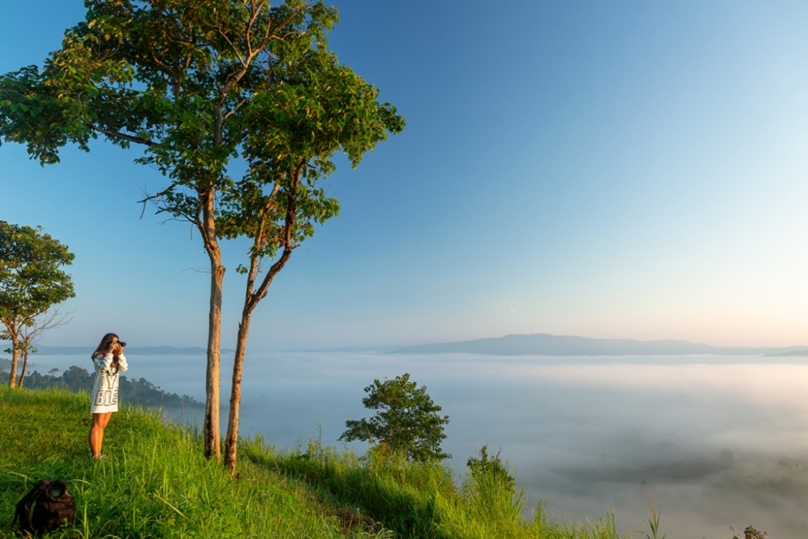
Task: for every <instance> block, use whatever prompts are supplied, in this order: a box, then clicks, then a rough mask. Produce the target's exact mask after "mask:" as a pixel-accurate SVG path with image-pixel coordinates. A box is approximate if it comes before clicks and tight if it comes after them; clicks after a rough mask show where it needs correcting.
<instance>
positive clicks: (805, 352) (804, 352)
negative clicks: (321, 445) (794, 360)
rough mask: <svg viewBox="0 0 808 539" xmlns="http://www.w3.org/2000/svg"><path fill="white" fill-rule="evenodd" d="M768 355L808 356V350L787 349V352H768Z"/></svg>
mask: <svg viewBox="0 0 808 539" xmlns="http://www.w3.org/2000/svg"><path fill="white" fill-rule="evenodd" d="M798 348H799V347H798ZM766 356H768V357H783V356H808V350H787V351H785V352H780V353H779V354H766Z"/></svg>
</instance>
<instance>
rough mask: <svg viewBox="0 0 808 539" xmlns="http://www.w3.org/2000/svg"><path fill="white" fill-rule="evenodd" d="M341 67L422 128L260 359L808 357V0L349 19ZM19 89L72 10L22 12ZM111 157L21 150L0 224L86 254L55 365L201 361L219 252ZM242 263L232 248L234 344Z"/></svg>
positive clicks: (288, 278) (266, 328)
mask: <svg viewBox="0 0 808 539" xmlns="http://www.w3.org/2000/svg"><path fill="white" fill-rule="evenodd" d="M335 5H336V6H337V8H339V10H340V14H341V22H340V23H339V24H338V25H337V27H336V28H335V30H334V31H333V32H332V34H331V46H332V48H333V49H334V50H335V52H336V53H337V54H338V56H339V58H340V60H341V61H343V62H344V63H346V64H348V65H350V66H351V67H353V69H354V70H355V71H356V72H357V73H359V74H360V75H362V76H363V77H364V78H365V79H366V80H368V81H369V82H371V83H373V84H374V85H376V86H377V87H378V88H379V89H380V90H381V96H382V99H383V100H387V101H390V102H392V103H393V104H395V105H396V106H397V107H398V109H399V111H400V113H401V114H402V115H403V116H404V117H405V118H406V119H407V127H406V129H405V130H404V132H403V133H402V134H401V135H398V136H395V137H392V138H391V139H389V140H388V141H386V142H384V143H382V144H381V145H379V146H378V147H377V149H376V150H375V151H374V152H373V153H371V154H368V155H367V156H366V158H365V160H364V161H363V162H362V164H361V165H360V166H359V168H358V169H356V170H351V169H350V167H348V166H345V165H344V164H342V166H340V167H339V169H338V171H337V172H336V173H335V174H334V175H333V176H332V177H331V178H330V179H329V180H328V184H329V185H330V187H329V189H330V192H331V193H332V194H334V195H336V196H337V197H338V198H339V199H340V200H341V202H342V214H341V215H340V216H339V217H337V218H336V219H334V220H332V221H330V222H328V223H326V224H325V226H323V227H321V228H320V229H319V230H318V231H317V234H316V236H315V237H314V238H312V239H311V240H309V241H307V242H306V243H305V244H304V245H303V246H302V247H301V248H300V249H299V250H298V251H297V252H295V254H294V255H293V257H292V259H291V261H290V263H289V264H288V265H287V267H286V269H284V271H283V272H282V274H281V275H280V276H279V278H278V279H276V281H275V283H274V284H273V286H272V288H271V290H270V294H269V296H268V297H267V298H266V299H265V300H264V302H263V303H262V304H261V305H260V306H259V307H258V311H257V312H256V315H255V317H254V321H253V326H252V332H251V335H250V347H252V348H255V349H278V348H280V349H284V348H316V347H331V346H350V345H357V346H362V345H381V344H401V343H418V342H433V341H448V340H461V339H472V338H480V337H492V336H501V335H505V334H508V333H539V332H546V333H555V334H575V335H583V336H591V337H606V338H609V337H614V338H636V339H656V338H681V339H688V340H691V341H698V342H707V343H710V344H716V345H782V346H785V345H792V344H808V333H807V332H806V329H808V328H807V327H806V321H808V284H806V278H805V275H806V274H808V246H807V244H806V239H807V238H808V217H806V215H808V214H806V211H805V201H806V200H808V197H806V195H808V184H806V182H805V177H806V173H808V152H806V150H805V148H806V147H808V121H806V120H808V97H806V96H808V36H807V35H806V34H805V28H806V27H808V4H805V3H804V2H768V3H760V2H737V1H732V2H720V1H715V2H709V3H707V2H696V1H692V2H687V1H684V2H653V3H652V2H644V1H623V2H577V1H570V2H539V1H529V0H503V1H501V2H497V3H492V2H479V1H466V2H458V1H453V0H450V1H444V2H425V1H421V0H413V1H410V2H386V1H385V2H380V1H378V0H345V1H341V2H335ZM0 14H1V15H2V17H0V45H1V46H2V50H3V51H4V52H3V54H2V55H0V72H7V71H11V70H15V69H18V68H20V67H22V66H24V65H28V64H35V63H41V62H42V60H43V59H44V58H45V56H46V55H47V53H48V52H49V51H51V50H53V49H55V48H57V47H58V46H59V41H60V38H61V35H62V32H63V30H64V29H65V28H67V27H68V26H71V25H72V24H74V23H75V22H76V21H78V20H79V19H80V18H82V17H83V7H82V5H81V2H79V1H76V0H36V1H35V2H32V3H26V4H25V5H23V4H22V3H7V4H6V5H4V6H3V7H0ZM134 157H136V154H135V153H134V152H133V151H129V152H127V151H123V150H120V149H117V148H113V147H111V146H110V145H108V144H106V143H104V142H103V141H97V142H96V143H95V144H94V145H93V146H92V151H91V153H89V154H84V153H82V152H79V151H77V150H75V149H72V148H68V149H66V150H65V151H64V153H63V155H62V163H60V164H59V165H55V166H49V167H46V168H42V167H40V166H39V165H38V164H37V163H36V162H34V161H30V160H28V158H27V155H26V153H25V150H24V148H23V147H20V146H18V145H13V144H5V145H3V146H2V147H0V219H3V220H7V221H10V222H13V223H19V224H28V225H41V226H43V227H44V228H45V230H46V231H47V232H48V233H50V234H52V235H53V236H54V237H56V238H58V239H60V240H61V241H63V242H64V243H66V244H67V245H69V246H70V248H71V250H72V251H73V252H74V253H75V254H76V260H75V263H74V265H73V266H72V268H71V273H72V274H73V276H74V280H75V282H76V290H77V297H76V298H75V299H74V300H71V302H70V303H69V306H68V308H69V309H71V310H73V311H74V313H75V314H74V318H73V321H72V322H71V323H70V324H69V325H67V326H65V327H64V328H60V329H59V330H56V331H54V332H53V333H51V334H50V335H49V336H48V337H47V338H46V343H48V344H64V345H88V343H89V345H94V344H95V343H96V342H97V341H98V339H99V338H100V336H101V335H102V334H103V333H104V332H106V331H116V332H118V333H119V334H120V335H121V336H122V337H123V338H124V339H125V340H127V341H129V342H130V343H131V344H153V345H160V344H164V345H178V346H184V345H204V342H205V335H206V318H207V301H208V296H207V292H208V277H207V275H206V274H204V273H202V272H200V271H199V270H204V268H205V267H206V266H207V258H206V256H205V254H204V251H203V248H202V245H201V242H200V241H199V238H198V237H196V236H195V235H193V234H192V233H191V230H190V229H189V227H188V226H187V225H185V224H182V223H175V222H168V223H162V220H161V219H160V218H158V217H156V216H154V215H152V213H151V212H150V211H149V210H147V212H146V215H144V217H143V218H142V219H140V214H141V207H140V206H139V205H138V204H136V201H137V200H139V199H140V198H141V194H142V192H143V191H144V190H151V191H153V190H155V189H157V188H159V187H160V186H161V185H162V184H163V183H162V182H163V179H162V178H161V177H160V176H159V175H158V174H157V173H156V172H154V171H153V170H150V169H148V168H144V167H141V166H138V165H135V164H133V162H132V160H133V159H134ZM244 257H245V255H244V246H243V245H241V244H238V243H233V244H229V245H227V246H226V260H225V261H226V265H227V266H228V268H229V271H228V274H227V277H226V282H225V307H224V317H225V319H224V327H223V342H224V345H225V346H232V344H233V342H234V340H235V332H236V323H237V318H238V313H239V310H240V298H241V296H242V286H243V282H242V280H241V278H240V276H238V275H237V274H236V273H235V271H234V269H235V267H236V265H237V264H238V263H240V262H242V261H243V260H244Z"/></svg>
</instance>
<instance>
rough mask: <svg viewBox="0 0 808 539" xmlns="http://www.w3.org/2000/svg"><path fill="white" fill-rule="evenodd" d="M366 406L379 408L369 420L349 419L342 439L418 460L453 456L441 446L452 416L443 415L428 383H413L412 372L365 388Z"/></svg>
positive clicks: (376, 381) (370, 408) (375, 381)
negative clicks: (432, 396)
mask: <svg viewBox="0 0 808 539" xmlns="http://www.w3.org/2000/svg"><path fill="white" fill-rule="evenodd" d="M365 392H366V393H368V396H367V397H365V398H363V399H362V402H363V403H364V405H365V408H367V409H369V410H377V412H376V415H375V416H373V417H372V418H370V419H360V420H348V421H346V422H345V426H346V427H348V430H346V431H345V432H344V433H342V436H340V438H339V439H340V440H345V441H347V442H351V441H354V440H361V441H365V442H370V444H371V445H372V446H374V448H376V449H377V451H379V452H381V453H389V452H392V453H399V454H401V455H404V456H406V458H408V459H410V460H415V461H421V462H427V461H432V460H441V459H444V458H450V455H447V454H446V453H444V452H443V450H442V449H441V447H440V444H441V442H442V441H443V440H444V439H445V438H446V435H445V434H444V433H443V426H444V425H446V424H447V423H449V416H442V417H441V416H440V415H439V414H438V412H440V411H441V409H442V408H441V407H440V406H438V405H436V404H435V403H434V402H432V398H431V397H430V396H429V395H427V393H426V386H422V387H420V388H419V387H418V384H417V383H415V382H410V375H409V374H404V375H402V376H396V377H395V379H393V380H385V381H384V382H380V381H379V380H374V381H373V385H370V386H368V387H366V388H365Z"/></svg>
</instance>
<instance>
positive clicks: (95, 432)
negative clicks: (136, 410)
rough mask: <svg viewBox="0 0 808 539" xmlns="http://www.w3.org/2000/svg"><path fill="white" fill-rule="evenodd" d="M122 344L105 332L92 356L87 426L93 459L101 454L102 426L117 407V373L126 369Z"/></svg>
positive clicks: (103, 426) (116, 337) (124, 344)
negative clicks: (92, 373) (91, 400)
mask: <svg viewBox="0 0 808 539" xmlns="http://www.w3.org/2000/svg"><path fill="white" fill-rule="evenodd" d="M124 346H126V343H122V342H118V336H117V335H115V334H114V333H107V334H106V335H104V338H103V339H101V343H100V344H99V345H98V348H96V349H95V352H93V355H92V356H91V358H92V360H93V364H94V365H95V384H94V385H93V392H92V393H91V396H92V398H93V405H92V408H91V409H90V412H92V414H93V425H92V427H90V452H91V453H92V455H93V458H94V459H100V458H103V457H102V455H101V444H102V443H103V441H104V429H105V428H106V426H107V423H109V418H110V417H112V412H117V411H118V382H119V380H118V373H120V372H126V371H127V369H129V366H128V365H127V364H126V358H125V357H124V355H123V347H124Z"/></svg>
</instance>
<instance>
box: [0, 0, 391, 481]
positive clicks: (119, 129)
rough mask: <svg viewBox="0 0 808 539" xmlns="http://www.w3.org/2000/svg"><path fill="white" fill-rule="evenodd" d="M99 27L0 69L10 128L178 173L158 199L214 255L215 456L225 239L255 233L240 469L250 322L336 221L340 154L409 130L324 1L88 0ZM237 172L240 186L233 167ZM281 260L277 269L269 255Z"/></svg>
mask: <svg viewBox="0 0 808 539" xmlns="http://www.w3.org/2000/svg"><path fill="white" fill-rule="evenodd" d="M85 5H86V6H87V8H88V11H87V17H86V21H84V22H81V23H80V24H78V25H77V26H75V27H73V28H71V29H69V30H68V31H67V32H66V33H65V38H64V40H63V42H62V48H61V49H60V50H57V51H55V52H53V53H52V54H51V55H50V57H49V58H48V60H47V61H46V63H45V66H44V69H42V70H41V71H40V69H39V68H38V67H36V66H29V67H26V68H23V69H21V70H19V71H16V72H13V73H8V74H6V75H4V76H2V77H0V137H2V138H3V139H5V140H6V141H13V142H20V143H24V144H27V147H28V152H29V154H31V155H32V156H33V157H34V158H36V159H39V161H40V162H41V163H43V164H46V163H55V162H58V160H59V151H60V149H61V147H62V146H64V145H65V144H67V143H76V144H78V146H79V147H80V148H81V149H83V150H88V149H89V146H88V143H89V141H90V140H91V139H94V138H96V137H99V136H103V137H106V138H107V139H108V140H109V141H110V142H111V143H113V144H116V145H118V146H120V147H123V148H127V147H129V146H130V145H132V144H135V145H139V146H140V147H141V148H142V149H143V155H142V156H141V157H139V158H138V159H137V162H139V163H141V164H145V165H148V166H150V167H153V168H156V169H157V170H159V171H160V172H161V173H163V174H164V175H165V176H166V177H167V178H168V181H167V184H166V185H165V187H164V188H162V189H161V190H160V191H159V192H157V193H155V194H153V195H150V196H147V197H146V199H145V200H151V201H153V202H155V203H156V204H157V208H158V210H157V211H158V212H165V213H167V214H168V215H170V216H172V217H174V218H177V219H180V220H186V221H189V222H190V223H191V224H192V225H193V226H194V227H195V228H197V229H198V230H199V232H200V237H201V239H202V242H203V244H204V247H205V250H206V252H207V254H208V258H209V262H210V288H209V291H210V292H209V293H210V300H209V322H208V357H207V377H206V393H207V394H206V409H205V419H204V425H203V439H204V451H205V455H206V456H208V457H211V458H216V459H219V458H221V454H220V448H221V444H220V439H219V438H220V429H219V399H220V397H219V394H220V392H219V386H220V340H221V339H220V338H221V304H222V294H223V280H224V274H225V267H224V265H223V262H222V252H221V246H220V241H219V240H220V239H223V238H224V239H230V238H236V237H239V236H244V237H246V238H248V240H249V241H250V242H251V243H252V247H251V249H250V252H249V262H248V264H246V265H245V266H244V267H243V268H241V270H240V271H242V272H243V273H245V274H246V275H247V286H246V291H245V300H244V305H243V309H242V316H241V321H240V324H239V332H238V336H237V339H238V341H237V342H238V345H237V350H236V357H235V361H234V371H233V390H232V391H231V394H232V395H233V397H232V398H231V406H230V410H231V415H230V419H229V425H228V436H227V444H226V448H227V449H226V451H227V454H226V459H227V461H228V462H227V464H228V466H229V467H230V469H231V472H232V471H233V469H234V466H235V458H236V441H237V438H238V409H239V406H238V404H239V402H240V394H241V392H240V384H241V372H242V371H241V365H242V362H243V357H244V350H245V343H246V339H247V335H248V332H249V325H250V317H251V314H252V312H253V311H254V309H255V307H256V305H257V304H258V302H259V301H260V300H261V299H262V298H263V297H265V296H266V293H267V287H268V286H269V284H270V283H271V281H272V279H273V278H274V276H275V275H276V274H277V273H278V272H279V271H280V270H281V269H282V268H283V267H284V265H285V264H286V262H287V261H288V259H289V256H290V255H291V253H292V251H293V250H294V249H295V248H296V247H297V246H298V245H299V244H300V242H301V241H302V240H303V239H304V238H306V237H309V236H311V235H312V234H313V231H314V225H315V224H318V223H322V222H324V221H325V220H326V219H328V218H330V217H332V216H334V215H336V213H337V210H338V204H337V201H336V200H334V199H333V198H330V197H327V196H326V195H325V191H324V189H323V188H322V187H321V186H319V185H318V181H319V180H322V179H324V178H326V177H327V176H328V175H329V174H330V173H331V172H332V171H333V170H334V165H333V162H332V155H333V154H334V153H335V152H339V151H342V152H344V153H345V154H346V155H347V157H348V158H349V160H350V162H351V163H352V164H353V165H354V166H355V165H356V164H357V163H358V162H359V161H360V160H361V158H362V155H363V154H364V152H366V151H368V150H370V149H372V148H373V147H374V145H375V144H376V143H377V142H379V141H381V140H384V139H385V138H386V137H387V134H388V133H396V132H398V131H401V129H402V128H403V125H404V121H403V119H402V118H401V117H400V116H398V115H397V114H396V110H395V108H394V107H393V106H391V105H390V104H389V103H379V102H378V91H377V90H376V89H375V88H374V87H373V86H371V85H370V84H368V83H367V82H365V81H364V80H363V79H362V78H361V77H359V76H357V75H356V74H355V73H354V72H353V71H352V70H351V69H350V68H348V67H346V66H344V65H341V64H339V63H338V62H337V59H336V57H335V56H334V54H333V53H331V52H330V51H328V47H327V45H328V43H327V39H326V34H327V32H328V31H329V30H330V29H331V28H332V27H333V25H334V24H335V23H336V21H337V18H338V16H337V11H336V9H335V8H333V7H328V6H327V5H326V4H325V3H323V2H322V1H308V0H285V1H284V2H278V3H277V4H276V5H275V6H274V7H271V6H270V2H269V0H159V1H157V0H152V1H148V2H147V1H136V0H115V1H112V0H85ZM234 170H235V171H238V173H239V174H242V171H243V175H242V177H241V179H240V180H237V179H234V178H232V177H231V174H233V173H234ZM269 261H271V263H272V265H271V267H269V268H268V270H267V272H266V273H265V274H264V276H263V278H259V277H258V274H259V273H260V270H261V265H262V262H269Z"/></svg>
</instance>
